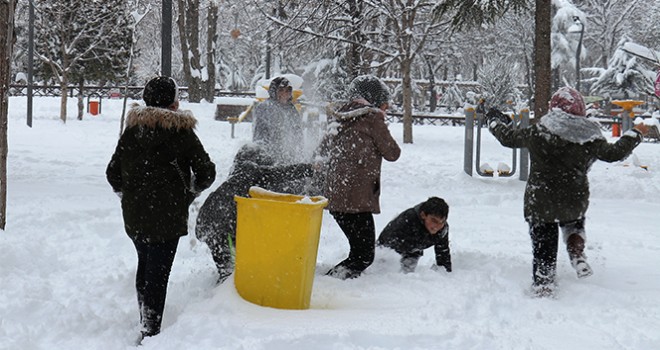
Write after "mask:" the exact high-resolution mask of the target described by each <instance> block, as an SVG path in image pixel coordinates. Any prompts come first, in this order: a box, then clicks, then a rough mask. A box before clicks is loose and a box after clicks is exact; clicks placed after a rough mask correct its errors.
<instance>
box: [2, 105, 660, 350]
mask: <svg viewBox="0 0 660 350" xmlns="http://www.w3.org/2000/svg"><path fill="white" fill-rule="evenodd" d="M75 103H76V102H75V101H73V100H71V101H70V104H69V114H70V115H71V116H72V115H75V112H74V111H75ZM25 105H26V101H25V98H11V99H10V111H9V119H10V120H9V157H8V168H9V173H8V185H7V186H8V213H7V215H8V218H7V227H6V231H5V232H0V349H16V350H30V349H48V350H54V349H66V350H71V349H97V350H98V349H111V350H114V349H130V348H133V346H134V345H133V344H134V340H135V338H136V336H137V334H138V331H137V324H138V309H137V301H136V296H135V289H134V276H135V268H136V262H137V257H136V253H135V250H134V247H133V245H132V244H131V241H130V240H129V238H128V237H127V236H126V234H125V233H124V230H123V222H122V216H121V210H120V204H119V199H118V198H117V197H116V196H115V195H114V194H113V192H112V190H111V188H110V186H109V185H108V183H107V182H106V180H105V167H106V165H107V163H108V161H109V159H110V156H111V154H112V152H113V151H114V148H115V145H116V142H117V139H118V133H119V116H120V113H121V101H119V100H104V101H103V114H102V115H100V116H96V117H92V116H90V115H85V118H84V120H83V121H78V120H76V119H75V118H74V117H72V118H70V120H69V121H68V122H67V123H66V125H64V124H62V123H61V122H60V121H59V120H58V115H59V112H58V106H59V100H58V99H55V98H38V99H36V100H35V119H34V125H33V127H32V128H28V127H27V126H26V122H25ZM182 107H183V108H186V109H192V110H193V112H194V113H195V115H196V116H197V117H198V119H199V125H198V129H197V130H198V135H199V136H200V138H201V140H202V142H203V143H204V145H205V146H206V149H207V151H208V152H209V154H210V155H211V158H212V159H213V160H214V162H215V163H216V164H217V170H218V177H217V179H216V181H215V183H214V184H213V186H212V187H211V190H213V189H215V188H216V187H217V186H219V185H220V183H221V182H222V181H223V179H224V177H225V176H226V175H227V172H228V169H229V166H230V162H231V159H232V158H233V155H234V152H235V151H236V150H237V149H238V147H239V146H240V145H242V144H243V143H245V142H246V141H248V140H250V138H251V130H250V124H242V125H238V126H237V128H236V138H235V139H231V138H230V127H229V124H227V123H225V122H218V121H215V120H214V119H213V113H214V111H215V105H211V104H196V105H190V104H187V103H183V104H182ZM390 128H391V130H392V132H393V134H394V135H395V137H396V139H397V140H398V141H399V142H400V144H401V146H402V155H401V158H400V159H399V160H398V161H397V162H395V163H388V162H384V164H383V181H382V182H383V183H382V189H383V191H382V192H383V194H382V197H381V207H382V210H383V212H382V213H381V214H380V215H377V216H376V228H377V231H380V230H381V229H382V228H383V227H384V226H385V225H386V224H387V222H388V221H389V220H390V219H392V218H393V217H394V216H395V215H396V214H397V213H399V212H400V211H402V210H404V209H406V208H408V207H410V206H412V205H414V204H417V203H419V202H421V201H423V200H425V199H426V198H427V197H428V196H431V195H436V196H440V197H443V198H445V199H446V200H447V202H448V203H449V205H450V214H449V220H448V221H449V223H450V225H451V229H450V233H449V234H450V239H451V248H452V258H453V267H454V272H452V273H446V272H436V271H433V270H431V269H430V266H431V265H432V264H433V257H432V255H433V254H432V249H431V250H427V252H426V255H425V256H424V257H423V258H422V260H421V261H420V265H419V266H418V268H417V271H416V272H415V273H412V274H407V275H403V274H401V273H399V271H398V270H399V265H398V256H396V255H395V254H393V253H392V252H389V251H385V250H377V251H376V262H375V263H374V264H373V265H372V266H371V267H370V268H369V269H368V270H367V271H366V273H365V274H364V275H363V276H362V277H360V278H358V279H355V280H348V281H341V280H337V279H334V278H330V277H326V276H324V273H325V272H326V271H327V270H328V269H329V268H330V267H332V266H333V265H334V264H335V263H337V262H338V261H340V260H341V259H343V258H344V257H345V255H346V254H347V252H348V244H347V242H346V239H345V238H344V236H343V234H342V232H341V231H340V229H339V228H338V226H337V225H336V224H335V222H334V221H333V219H332V217H330V216H329V215H328V214H327V213H325V214H324V221H323V225H322V231H321V241H320V246H319V253H318V261H317V270H316V278H315V281H314V289H313V293H312V300H311V308H310V309H309V310H303V311H290V310H278V309H272V308H265V307H260V306H257V305H254V304H251V303H249V302H247V301H244V300H243V299H241V297H240V296H239V295H238V294H237V292H236V289H235V286H234V283H233V279H231V278H230V279H229V280H228V281H227V282H226V283H224V284H222V285H220V286H215V283H214V282H215V279H216V275H215V272H214V266H213V265H212V261H211V257H210V254H209V252H208V250H207V248H206V246H204V245H203V244H200V243H199V242H197V241H196V239H195V238H194V237H193V236H194V235H188V236H186V237H183V238H182V240H181V243H180V245H179V250H178V253H177V256H176V259H175V261H174V266H173V269H172V275H171V279H170V284H169V292H168V297H167V304H166V308H165V315H164V321H163V329H162V333H161V334H160V335H158V336H156V337H153V338H149V339H145V341H144V342H143V346H142V348H143V349H145V350H146V349H195V350H202V349H232V350H234V349H245V350H262V349H263V350H278V349H287V350H289V349H310V350H311V349H333V350H343V349H374V350H375V349H402V350H403V349H406V350H407V349H478V350H488V349H534V350H536V349H564V350H570V349H581V350H582V349H639V350H646V349H660V237H659V235H660V216H659V215H660V175H659V174H660V144H650V143H643V144H641V145H640V146H639V147H638V148H637V149H636V151H635V154H636V155H637V156H638V158H639V160H640V161H641V162H642V163H643V164H645V165H648V167H649V170H648V171H646V170H643V169H641V168H639V167H634V166H632V162H631V161H624V162H621V163H614V164H607V163H602V162H600V163H596V164H595V165H594V166H593V169H592V171H591V173H590V181H591V192H592V196H591V206H590V209H589V211H588V213H587V215H588V216H587V223H586V224H587V235H588V244H587V254H588V256H589V258H590V262H591V265H592V267H593V269H594V271H595V273H594V275H593V276H591V277H589V278H588V279H584V280H578V279H577V278H576V276H575V272H574V271H573V270H572V269H571V267H570V264H569V261H568V258H567V255H566V252H565V247H564V245H563V243H562V244H561V246H560V252H559V259H558V282H559V292H558V296H557V298H556V299H535V298H532V297H530V296H529V294H528V290H529V287H530V284H531V270H532V265H531V259H532V257H531V246H530V240H529V237H528V234H527V224H526V223H525V222H524V220H523V217H522V206H523V202H522V197H523V190H524V185H525V184H524V183H523V182H521V181H519V180H518V179H517V176H516V177H514V178H479V177H469V176H467V175H466V174H464V173H463V171H462V168H463V135H464V129H463V128H461V127H450V126H415V127H414V141H415V142H414V144H406V145H403V144H402V142H401V139H402V134H403V132H402V126H401V125H400V124H393V125H390ZM484 131H485V130H484ZM608 137H609V135H608ZM483 145H484V146H483V155H482V161H485V162H489V163H490V164H491V165H493V166H496V165H497V163H498V162H500V161H506V162H507V163H509V164H510V161H511V153H510V151H509V150H506V149H504V148H502V147H501V146H499V145H498V144H497V143H496V141H495V140H494V139H493V138H492V137H491V136H490V134H489V133H487V132H485V134H484V142H483ZM209 192H210V191H206V192H205V193H204V194H203V196H202V198H200V199H199V200H198V201H202V200H203V199H204V197H205V196H206V195H208V193H209ZM193 220H194V217H192V218H191V225H190V230H189V232H193V226H192V222H194V221H193Z"/></svg>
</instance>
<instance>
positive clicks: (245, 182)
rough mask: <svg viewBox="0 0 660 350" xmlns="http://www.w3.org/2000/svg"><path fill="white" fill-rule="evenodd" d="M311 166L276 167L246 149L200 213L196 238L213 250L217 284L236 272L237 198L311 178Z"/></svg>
mask: <svg viewBox="0 0 660 350" xmlns="http://www.w3.org/2000/svg"><path fill="white" fill-rule="evenodd" d="M313 174H314V171H313V167H312V165H311V164H305V163H300V164H290V165H275V161H274V160H273V158H272V157H271V156H270V155H269V154H268V153H267V152H265V151H264V150H263V149H262V147H261V146H260V145H258V144H254V143H249V144H246V145H243V146H242V147H241V148H240V149H239V150H238V152H237V153H236V156H235V157H234V163H233V165H232V168H231V170H230V171H229V176H228V177H227V180H225V182H223V183H222V184H221V185H220V186H219V187H218V188H217V189H216V190H215V191H213V192H212V193H211V194H210V195H209V196H208V198H206V201H204V204H203V205H202V207H201V208H200V210H199V214H198V215H197V225H196V226H195V234H196V235H197V238H198V239H199V240H200V241H202V242H204V243H206V244H207V245H208V247H209V249H210V250H211V255H212V257H213V261H214V262H215V265H216V268H217V269H218V276H219V277H218V283H222V282H223V281H224V280H225V279H227V277H229V276H230V275H231V274H232V273H233V271H234V261H233V259H232V256H233V247H234V244H235V243H236V202H235V201H234V196H242V197H247V196H248V191H249V189H250V187H252V186H259V187H263V188H265V189H273V188H279V187H280V186H281V184H282V183H284V182H287V181H290V180H296V179H301V178H303V177H311V176H312V175H313Z"/></svg>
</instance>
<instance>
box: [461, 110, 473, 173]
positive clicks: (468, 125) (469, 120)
mask: <svg viewBox="0 0 660 350" xmlns="http://www.w3.org/2000/svg"><path fill="white" fill-rule="evenodd" d="M463 150H464V153H463V171H465V173H466V174H468V175H470V176H472V157H473V151H474V108H472V107H469V108H466V109H465V144H464V146H463Z"/></svg>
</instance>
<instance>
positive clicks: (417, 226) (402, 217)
mask: <svg viewBox="0 0 660 350" xmlns="http://www.w3.org/2000/svg"><path fill="white" fill-rule="evenodd" d="M448 214H449V206H448V205H447V203H446V202H445V201H444V200H443V199H442V198H438V197H431V198H429V199H428V200H427V201H426V202H423V203H420V204H418V205H416V206H414V207H413V208H410V209H408V210H406V211H404V212H403V213H401V214H399V216H397V217H396V218H394V220H392V221H390V223H389V224H387V226H385V229H383V232H381V234H380V237H378V245H379V246H383V247H387V248H391V249H393V250H394V251H396V252H397V253H399V254H401V271H402V272H404V273H409V272H413V271H415V267H417V261H418V260H419V258H420V257H421V256H422V255H424V249H426V248H429V247H431V246H433V247H434V249H435V262H436V264H437V266H434V268H436V267H439V266H442V267H444V268H445V270H447V272H451V253H450V251H449V224H447V215H448Z"/></svg>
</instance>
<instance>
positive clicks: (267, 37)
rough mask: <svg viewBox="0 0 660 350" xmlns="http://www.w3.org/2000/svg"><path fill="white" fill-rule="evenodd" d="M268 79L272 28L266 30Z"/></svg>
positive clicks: (268, 77)
mask: <svg viewBox="0 0 660 350" xmlns="http://www.w3.org/2000/svg"><path fill="white" fill-rule="evenodd" d="M266 79H270V30H268V31H267V32H266Z"/></svg>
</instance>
